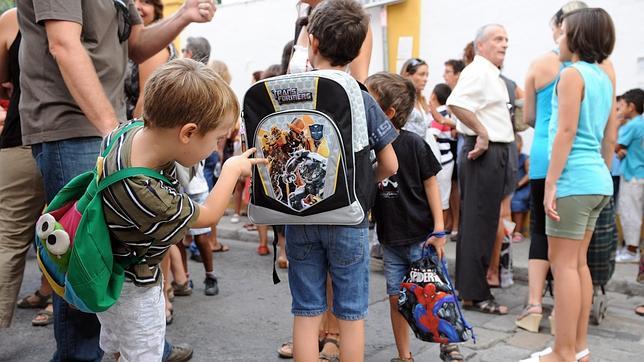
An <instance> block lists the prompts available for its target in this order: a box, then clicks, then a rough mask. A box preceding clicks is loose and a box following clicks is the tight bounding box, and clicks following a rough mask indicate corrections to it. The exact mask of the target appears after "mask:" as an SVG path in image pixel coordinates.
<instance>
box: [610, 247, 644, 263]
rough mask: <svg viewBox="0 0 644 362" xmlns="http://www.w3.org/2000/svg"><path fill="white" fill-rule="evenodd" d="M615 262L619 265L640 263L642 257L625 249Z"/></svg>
mask: <svg viewBox="0 0 644 362" xmlns="http://www.w3.org/2000/svg"><path fill="white" fill-rule="evenodd" d="M615 262H617V263H639V262H640V256H639V253H638V252H632V251H630V250H628V249H624V250H623V251H622V252H621V253H619V254H618V255H617V256H616V257H615Z"/></svg>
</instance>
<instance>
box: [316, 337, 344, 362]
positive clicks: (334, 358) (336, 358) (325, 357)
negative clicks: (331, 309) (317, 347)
mask: <svg viewBox="0 0 644 362" xmlns="http://www.w3.org/2000/svg"><path fill="white" fill-rule="evenodd" d="M329 334H330V333H329ZM329 343H331V344H334V345H335V348H336V349H337V350H338V351H337V352H334V353H329V352H325V351H324V347H325V346H326V345H327V344H329ZM319 361H320V362H323V361H329V362H340V342H339V341H338V340H337V339H336V338H332V337H326V338H324V339H323V340H322V351H321V352H320V360H319Z"/></svg>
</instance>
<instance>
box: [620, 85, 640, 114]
mask: <svg viewBox="0 0 644 362" xmlns="http://www.w3.org/2000/svg"><path fill="white" fill-rule="evenodd" d="M619 99H621V100H623V101H624V102H626V103H633V105H635V111H636V112H637V113H638V114H642V113H644V90H642V89H641V88H635V89H631V90H629V91H627V92H626V93H624V94H622V95H621V96H619Z"/></svg>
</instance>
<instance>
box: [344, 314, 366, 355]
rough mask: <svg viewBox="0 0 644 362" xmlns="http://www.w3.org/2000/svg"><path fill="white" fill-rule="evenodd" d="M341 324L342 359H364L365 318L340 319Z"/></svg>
mask: <svg viewBox="0 0 644 362" xmlns="http://www.w3.org/2000/svg"><path fill="white" fill-rule="evenodd" d="M338 322H339V324H340V335H342V343H341V344H340V360H342V361H352V362H362V361H364V320H355V321H354V320H341V319H340V320H338Z"/></svg>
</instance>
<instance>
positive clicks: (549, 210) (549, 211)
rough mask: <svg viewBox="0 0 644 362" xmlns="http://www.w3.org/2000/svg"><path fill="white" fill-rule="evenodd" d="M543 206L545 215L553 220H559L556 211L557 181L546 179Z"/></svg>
mask: <svg viewBox="0 0 644 362" xmlns="http://www.w3.org/2000/svg"><path fill="white" fill-rule="evenodd" d="M543 208H544V210H545V212H546V215H547V216H548V217H549V218H551V219H552V220H554V221H559V220H560V219H561V218H560V217H559V213H557V183H556V182H554V183H553V182H549V181H547V180H546V186H545V189H544V193H543Z"/></svg>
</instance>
